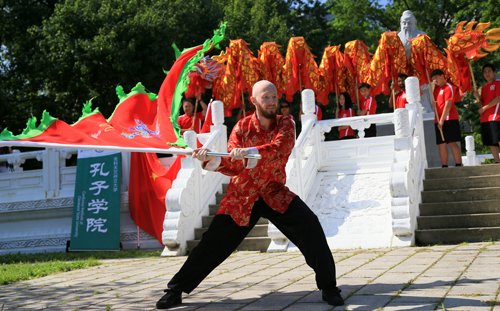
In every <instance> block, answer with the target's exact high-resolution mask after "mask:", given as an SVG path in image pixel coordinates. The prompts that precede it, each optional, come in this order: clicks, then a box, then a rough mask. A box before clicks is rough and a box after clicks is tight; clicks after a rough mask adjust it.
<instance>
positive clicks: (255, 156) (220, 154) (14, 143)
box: [0, 140, 262, 159]
mask: <svg viewBox="0 0 500 311" xmlns="http://www.w3.org/2000/svg"><path fill="white" fill-rule="evenodd" d="M0 146H11V147H36V148H59V149H87V150H107V151H125V152H146V153H167V154H180V155H186V156H190V155H192V154H193V150H192V149H190V148H186V149H182V148H176V147H172V148H168V149H159V148H148V147H120V146H99V145H78V144H58V143H43V142H33V141H12V140H1V141H0ZM207 155H210V156H218V157H229V153H226V152H215V151H210V152H207ZM245 158H248V159H261V158H262V156H261V155H260V154H247V155H246V156H245Z"/></svg>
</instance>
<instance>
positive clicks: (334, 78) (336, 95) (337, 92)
mask: <svg viewBox="0 0 500 311" xmlns="http://www.w3.org/2000/svg"><path fill="white" fill-rule="evenodd" d="M336 78H337V74H336V73H335V72H334V73H333V84H335V99H336V100H337V111H338V110H339V91H338V90H337V83H336V82H335V81H337V79H336Z"/></svg>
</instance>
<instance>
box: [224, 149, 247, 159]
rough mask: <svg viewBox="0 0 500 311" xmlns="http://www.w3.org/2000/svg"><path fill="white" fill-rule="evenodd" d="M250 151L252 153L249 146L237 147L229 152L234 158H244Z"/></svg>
mask: <svg viewBox="0 0 500 311" xmlns="http://www.w3.org/2000/svg"><path fill="white" fill-rule="evenodd" d="M249 153H250V151H249V150H248V148H235V149H233V150H231V153H229V156H230V157H231V158H232V159H233V160H244V159H245V156H246V155H247V154H249Z"/></svg>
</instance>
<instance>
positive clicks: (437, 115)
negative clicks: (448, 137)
mask: <svg viewBox="0 0 500 311" xmlns="http://www.w3.org/2000/svg"><path fill="white" fill-rule="evenodd" d="M425 73H426V74H427V81H429V93H431V98H432V100H433V101H434V103H435V105H434V113H435V114H436V119H437V120H438V122H439V114H438V111H437V107H436V105H437V103H436V99H434V90H431V86H432V84H431V78H430V77H429V69H427V68H425ZM439 132H441V139H443V141H445V140H444V134H443V129H439Z"/></svg>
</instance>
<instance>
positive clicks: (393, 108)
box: [392, 77, 396, 111]
mask: <svg viewBox="0 0 500 311" xmlns="http://www.w3.org/2000/svg"><path fill="white" fill-rule="evenodd" d="M392 83H393V84H394V83H396V80H395V79H394V77H393V78H392ZM392 110H393V111H396V85H394V87H393V88H392Z"/></svg>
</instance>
